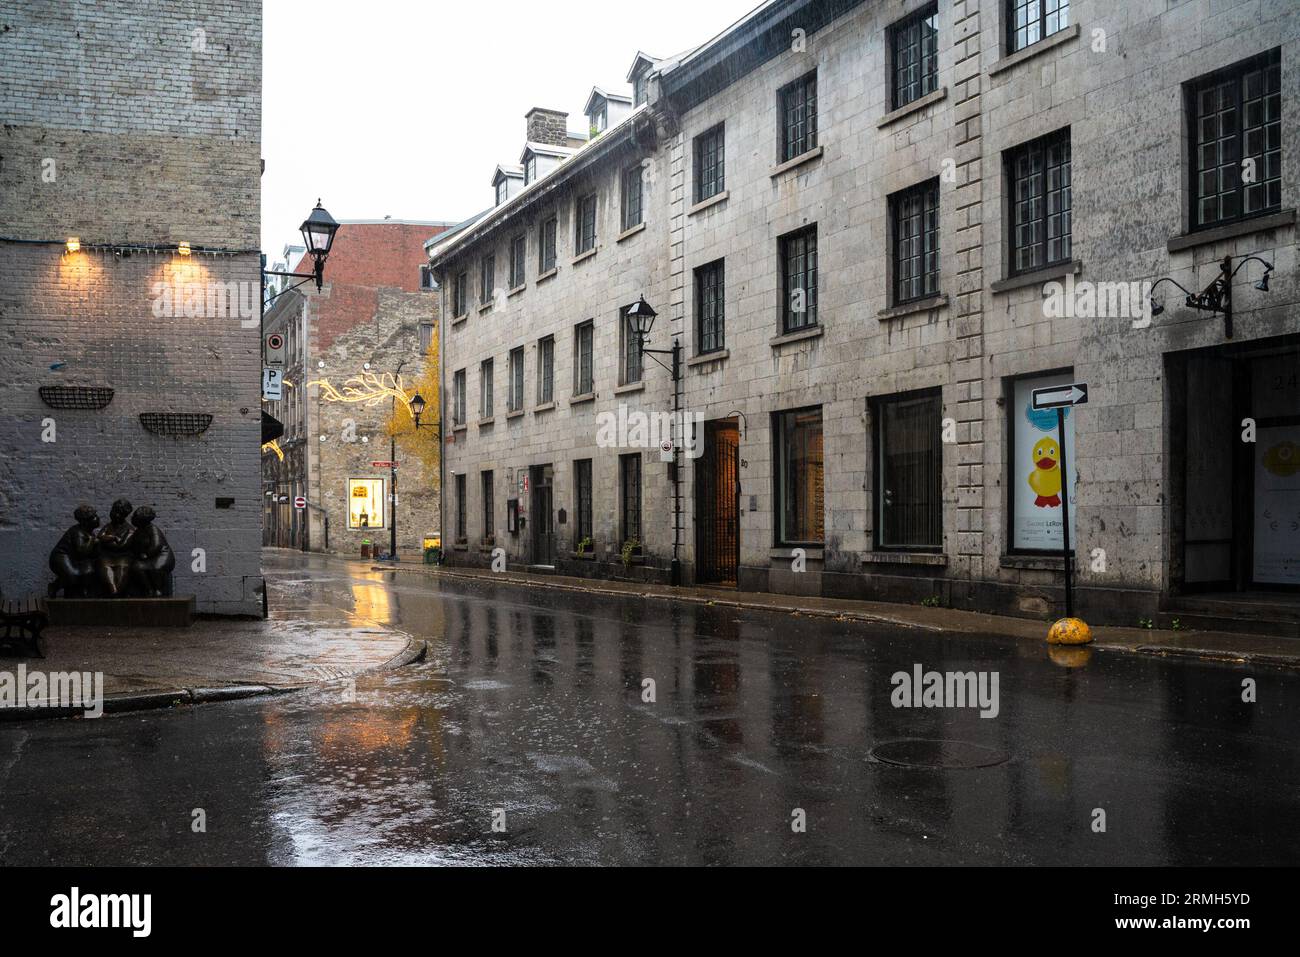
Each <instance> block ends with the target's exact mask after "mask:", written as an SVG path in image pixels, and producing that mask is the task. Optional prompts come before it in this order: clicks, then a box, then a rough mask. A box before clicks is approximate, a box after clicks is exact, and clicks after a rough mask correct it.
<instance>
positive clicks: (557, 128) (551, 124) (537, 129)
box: [524, 106, 569, 146]
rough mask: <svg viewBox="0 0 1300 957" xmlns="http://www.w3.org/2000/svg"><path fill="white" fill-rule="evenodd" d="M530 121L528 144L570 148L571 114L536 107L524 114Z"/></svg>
mask: <svg viewBox="0 0 1300 957" xmlns="http://www.w3.org/2000/svg"><path fill="white" fill-rule="evenodd" d="M524 119H525V120H527V121H528V142H529V143H545V144H546V145H547V146H568V145H569V131H568V122H569V114H568V113H561V112H560V111H559V110H546V109H543V108H542V107H540V106H535V107H533V108H532V109H531V110H529V111H528V112H527V113H525V114H524Z"/></svg>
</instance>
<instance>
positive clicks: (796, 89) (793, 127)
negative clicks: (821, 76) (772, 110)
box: [780, 73, 817, 160]
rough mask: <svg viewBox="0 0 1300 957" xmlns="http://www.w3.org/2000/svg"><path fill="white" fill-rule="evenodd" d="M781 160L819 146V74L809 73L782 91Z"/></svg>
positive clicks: (791, 157)
mask: <svg viewBox="0 0 1300 957" xmlns="http://www.w3.org/2000/svg"><path fill="white" fill-rule="evenodd" d="M780 99H781V121H782V137H781V159H782V160H788V159H793V158H794V157H796V156H799V155H800V154H802V153H806V152H808V151H809V150H811V149H813V148H814V147H815V146H816V145H817V74H816V73H809V74H808V75H807V76H805V77H802V78H800V79H798V80H796V81H795V82H793V83H791V84H790V85H789V86H787V87H784V88H783V89H782V90H781V97H780Z"/></svg>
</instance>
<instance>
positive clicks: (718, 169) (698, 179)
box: [695, 123, 726, 203]
mask: <svg viewBox="0 0 1300 957" xmlns="http://www.w3.org/2000/svg"><path fill="white" fill-rule="evenodd" d="M723 141H724V136H723V126H722V124H721V123H719V124H718V125H717V126H715V127H714V128H713V129H711V130H709V131H708V132H707V133H701V134H700V135H699V136H697V137H696V138H695V201H696V202H697V203H698V202H702V201H703V200H706V199H708V198H709V197H710V196H716V195H717V194H718V193H721V192H722V191H723V190H724V189H725V188H726V178H725V175H724V169H725V165H726V164H725V158H724V142H723Z"/></svg>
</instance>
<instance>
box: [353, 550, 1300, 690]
mask: <svg viewBox="0 0 1300 957" xmlns="http://www.w3.org/2000/svg"><path fill="white" fill-rule="evenodd" d="M371 571H405V572H416V573H421V574H424V575H427V576H428V577H431V578H436V577H439V576H444V575H445V576H447V577H448V578H457V579H462V580H469V581H486V582H489V583H491V584H497V583H504V584H510V585H525V586H528V587H532V588H551V589H555V590H557V591H569V592H578V593H581V594H588V595H610V596H614V597H620V596H623V597H632V598H652V599H659V600H668V601H679V602H690V603H692V604H697V605H709V604H712V605H714V606H716V607H725V608H744V609H751V610H756V611H771V612H776V613H778V614H787V615H800V616H804V617H809V618H831V619H835V620H840V621H863V622H883V623H886V624H891V625H898V626H900V627H905V628H914V629H918V630H920V631H927V632H931V633H942V632H945V631H951V630H954V629H949V628H944V627H942V626H938V625H930V624H924V623H922V622H916V621H909V620H907V619H904V618H897V617H895V616H892V615H874V614H871V613H870V612H858V611H851V610H844V611H836V610H829V609H821V608H802V607H800V606H798V605H770V604H762V603H760V602H747V601H744V600H730V599H716V598H700V597H696V596H693V595H676V594H660V593H658V592H641V591H632V590H629V591H622V590H618V589H609V588H585V587H583V586H581V585H570V584H566V583H562V582H551V581H548V580H546V578H545V577H544V576H539V577H537V578H519V577H517V576H514V575H494V576H492V577H491V578H487V576H485V575H475V574H467V573H465V572H459V571H455V570H452V569H449V568H448V567H447V566H423V565H410V566H406V567H403V566H402V565H401V564H400V563H399V564H396V565H372V566H371ZM1005 634H1006V636H1007V637H1010V638H1014V639H1016V640H1018V641H1025V640H1035V639H1033V638H1032V637H1030V636H1025V635H1017V634H1015V633H1013V632H1010V631H1008V632H1006V633H1005ZM1079 647H1083V648H1092V649H1094V650H1096V651H1107V652H1122V653H1125V654H1131V655H1147V656H1149V657H1154V658H1159V657H1170V658H1186V659H1191V660H1196V661H1212V662H1217V663H1220V664H1247V665H1263V666H1267V667H1273V668H1289V669H1300V653H1298V654H1296V655H1278V654H1270V653H1268V652H1234V651H1228V650H1223V649H1214V648H1196V647H1186V646H1175V645H1153V644H1139V645H1130V644H1123V643H1118V642H1114V641H1105V640H1102V641H1097V642H1093V643H1091V644H1088V645H1081V646H1079Z"/></svg>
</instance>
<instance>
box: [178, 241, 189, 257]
mask: <svg viewBox="0 0 1300 957" xmlns="http://www.w3.org/2000/svg"><path fill="white" fill-rule="evenodd" d="M176 251H177V252H178V253H180V254H181V255H182V256H188V255H189V254H190V244H189V243H177V244H176Z"/></svg>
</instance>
